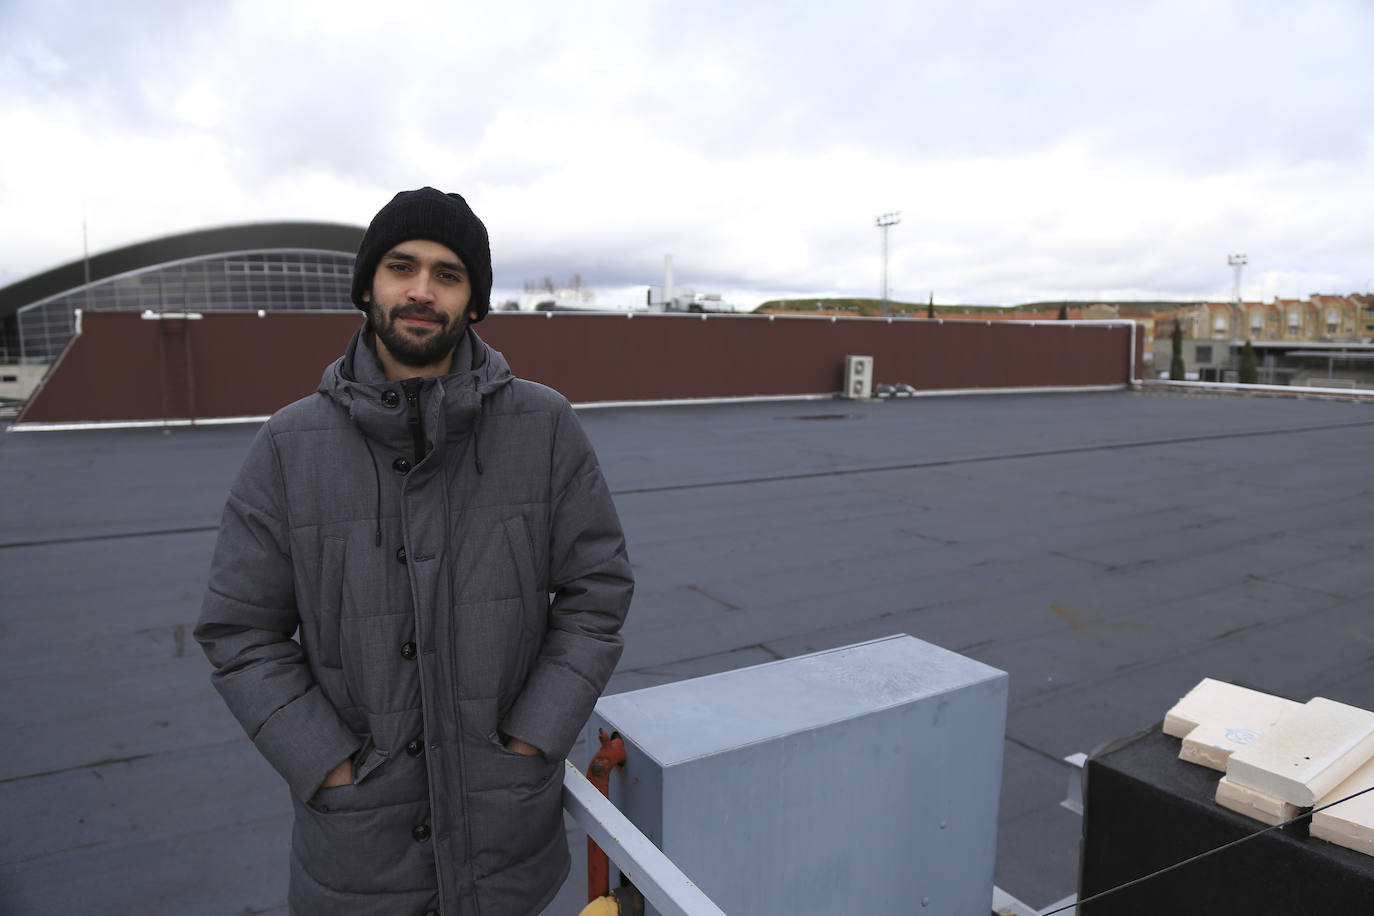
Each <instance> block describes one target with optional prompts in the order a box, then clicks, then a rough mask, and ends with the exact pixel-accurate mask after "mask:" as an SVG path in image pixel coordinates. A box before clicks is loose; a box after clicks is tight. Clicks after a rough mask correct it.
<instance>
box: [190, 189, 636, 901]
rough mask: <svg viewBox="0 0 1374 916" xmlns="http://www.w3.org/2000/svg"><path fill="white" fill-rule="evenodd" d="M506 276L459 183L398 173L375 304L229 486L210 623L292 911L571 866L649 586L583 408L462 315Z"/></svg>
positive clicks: (543, 889) (362, 253)
mask: <svg viewBox="0 0 1374 916" xmlns="http://www.w3.org/2000/svg"><path fill="white" fill-rule="evenodd" d="M490 294H491V251H490V247H489V245H488V241H487V232H486V228H485V227H484V226H483V225H482V222H481V221H480V220H479V219H478V218H477V217H476V216H475V215H474V214H473V212H472V211H471V210H470V209H469V208H468V205H467V203H466V202H465V201H464V200H463V198H461V197H459V196H458V195H456V194H443V193H441V192H439V191H436V190H434V189H433V188H422V189H420V190H418V191H406V192H402V193H400V194H397V195H396V197H395V198H394V199H393V200H392V201H391V202H390V203H389V204H387V205H386V206H385V207H383V208H382V210H381V212H379V213H378V214H377V216H376V218H375V219H374V220H373V221H372V225H371V226H369V227H368V230H367V233H366V234H365V235H364V236H363V242H362V246H361V248H360V249H359V250H358V258H357V262H356V264H355V266H354V277H353V302H354V304H355V305H356V306H357V307H358V308H359V309H362V310H363V311H364V312H365V313H366V314H367V322H366V323H365V325H364V326H363V327H361V328H359V330H358V331H357V332H356V333H355V334H354V336H353V340H352V342H351V343H350V344H349V345H348V349H347V351H346V352H345V353H344V355H343V357H342V358H340V359H339V360H338V361H337V362H335V363H334V364H333V365H331V366H329V367H328V368H327V369H326V370H325V373H324V379H323V380H322V381H321V382H320V387H319V390H318V391H317V392H316V393H315V394H313V395H311V396H310V397H307V398H305V399H303V400H301V401H297V402H296V403H294V404H292V405H290V406H288V407H286V408H284V409H282V410H281V411H278V412H277V413H276V414H275V415H274V416H273V417H272V418H271V419H270V420H268V421H267V423H266V424H265V425H264V426H263V428H262V430H261V431H260V432H259V433H258V435H257V437H256V438H255V439H254V441H253V444H252V445H251V447H250V449H249V453H248V458H247V460H246V462H245V463H244V466H243V470H242V471H241V472H240V474H239V477H238V479H237V480H236V481H235V483H234V485H233V487H232V489H231V490H230V493H229V499H228V503H227V505H226V507H225V511H224V519H223V522H222V524H221V527H220V533H219V540H218V543H217V544H216V547H215V555H214V561H213V565H212V569H211V572H210V581H209V587H208V589H207V594H206V597H205V602H204V606H203V609H202V611H201V615H200V621H199V623H198V625H197V627H196V631H195V632H196V638H197V639H198V640H199V641H200V643H201V646H202V647H203V648H204V649H205V653H206V655H207V656H209V658H210V661H211V663H212V664H213V665H214V667H215V671H214V673H213V675H212V679H213V681H214V684H215V686H216V687H217V688H218V690H219V691H220V693H221V695H222V696H223V697H224V699H225V701H226V702H227V703H228V705H229V708H230V709H231V710H232V711H233V713H234V715H235V716H236V717H237V718H238V720H239V722H240V723H241V724H242V725H243V727H244V729H245V730H246V731H247V732H248V734H249V735H250V736H251V737H252V739H253V741H254V742H255V743H256V745H257V747H258V749H259V750H260V751H261V752H262V754H263V756H265V757H266V758H267V760H268V761H269V762H270V763H271V764H272V765H273V766H274V767H275V768H276V769H277V770H278V771H279V772H280V773H281V775H282V776H283V777H284V778H285V780H286V782H287V784H288V786H289V787H290V790H291V795H292V799H293V802H294V806H295V826H294V829H293V832H292V843H291V847H292V848H291V882H290V893H289V903H290V907H291V912H292V913H293V914H297V916H315V914H330V916H346V914H378V916H380V914H386V916H395V914H406V913H414V914H416V916H419V914H422V913H425V914H439V913H442V914H445V916H468V914H472V916H476V914H481V916H503V914H512V916H514V914H518V916H529V914H533V913H538V912H539V911H540V909H541V908H543V907H544V906H545V905H546V904H547V903H548V901H549V900H550V899H551V898H552V897H553V896H554V894H555V893H556V892H557V890H558V887H559V885H560V884H561V883H562V881H563V878H564V876H565V875H566V874H567V870H568V849H567V843H566V842H565V839H564V835H563V821H562V808H561V794H562V791H561V790H562V776H563V771H562V763H561V761H562V760H563V758H564V757H565V756H566V754H567V753H568V750H569V749H570V748H571V747H572V744H573V742H574V741H575V740H576V738H577V735H578V732H579V730H580V729H581V727H582V726H583V724H584V722H585V720H586V718H587V716H588V715H589V714H590V712H591V710H592V706H593V704H594V703H595V702H596V699H597V697H598V696H599V695H600V693H601V690H602V688H603V687H604V686H605V684H606V681H607V679H608V678H609V677H610V675H611V672H612V670H613V669H614V668H615V664H616V661H617V660H618V658H619V656H620V650H621V640H620V636H619V630H620V626H621V623H622V621H623V620H624V617H625V613H626V611H627V609H628V607H629V603H630V594H631V592H632V591H633V581H632V579H631V573H630V564H629V560H628V558H627V556H626V552H625V542H624V537H623V535H622V533H621V529H620V523H619V520H618V519H617V517H616V513H615V509H614V507H613V506H612V504H611V497H610V493H609V491H608V490H607V488H606V484H605V481H604V480H603V479H602V475H601V470H600V467H599V465H598V464H597V460H596V456H595V455H594V454H593V452H592V449H591V446H590V444H589V443H588V441H587V438H586V436H585V435H584V434H583V432H582V429H581V427H580V426H579V424H578V422H577V419H576V417H575V416H574V415H573V413H572V410H571V408H570V407H569V406H568V402H567V401H566V400H565V399H564V398H563V397H562V396H560V395H558V394H557V393H556V392H554V391H552V390H550V389H548V388H544V387H542V386H540V385H536V384H534V383H532V382H527V381H523V380H521V379H517V378H514V377H512V376H511V374H510V369H509V367H508V366H507V364H506V361H505V359H504V358H502V356H501V354H500V353H498V352H496V351H495V350H493V349H491V348H490V347H488V346H487V345H486V344H484V343H483V342H482V341H481V340H480V339H479V338H478V336H477V334H476V333H475V332H474V331H473V330H472V329H471V327H470V326H469V325H470V324H471V323H475V322H478V321H481V320H482V318H483V317H485V315H486V314H487V310H488V307H489V300H490ZM550 596H552V597H550ZM297 633H298V637H297V639H292V636H293V634H297Z"/></svg>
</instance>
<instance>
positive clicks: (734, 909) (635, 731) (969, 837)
mask: <svg viewBox="0 0 1374 916" xmlns="http://www.w3.org/2000/svg"><path fill="white" fill-rule="evenodd" d="M1006 710H1007V675H1006V673H1005V672H1002V671H999V670H997V669H996V668H991V667H989V666H987V665H984V664H982V663H981V662H977V661H974V660H972V659H969V658H965V657H964V656H961V655H958V654H955V653H953V652H950V651H947V650H945V649H941V648H939V647H938V646H933V645H931V644H929V643H926V642H922V641H921V640H918V639H915V638H913V637H911V636H891V637H888V638H885V639H878V640H874V641H872V642H866V643H860V644H858V645H853V646H847V647H844V648H840V649H832V650H830V651H826V652H817V653H815V654H812V655H804V656H799V657H797V658H790V659H785V660H783V661H778V662H771V663H768V664H764V665H757V666H755V667H751V668H741V669H738V670H735V671H727V672H723V673H721V674H714V675H709V676H706V677H700V678H695V679H692V680H686V681H679V682H677V683H673V684H665V685H662V686H659V687H650V688H646V689H643V690H636V691H632V692H629V693H622V694H617V695H615V696H608V697H603V698H602V699H601V700H600V701H599V702H598V703H597V705H596V710H595V712H594V713H593V714H592V717H591V720H590V721H589V722H588V725H587V736H588V745H589V747H591V748H593V749H595V748H596V747H597V746H598V742H597V737H596V735H597V731H598V729H605V730H606V731H607V732H608V733H616V732H618V733H619V734H620V735H621V737H622V738H623V739H624V742H625V749H626V758H627V759H626V765H625V768H624V771H623V772H617V773H616V774H615V775H614V776H613V777H612V780H611V785H612V791H611V799H612V800H613V801H614V802H615V803H616V804H617V806H619V808H620V809H621V810H622V811H623V812H624V813H625V814H626V816H627V817H628V818H629V819H630V820H631V821H632V822H634V824H635V825H636V826H638V827H639V829H640V830H641V831H642V832H643V833H644V834H645V835H647V836H648V837H649V839H650V840H652V841H653V842H654V843H655V844H657V845H658V847H659V848H660V849H661V850H662V851H663V852H664V853H665V854H666V855H667V856H668V857H669V858H670V859H672V860H673V862H675V863H676V864H677V866H678V867H679V868H681V869H682V870H683V871H684V872H685V873H686V874H687V876H688V877H689V878H691V879H692V880H693V881H695V882H696V883H697V885H698V886H699V887H701V889H702V890H703V891H705V892H706V894H707V895H709V896H710V897H711V898H712V900H714V901H715V902H716V904H717V905H719V906H720V907H721V909H723V910H724V911H725V912H726V913H728V914H730V916H736V914H747V916H772V914H776V916H804V914H812V913H814V914H836V913H875V914H883V916H888V914H904V913H913V914H942V916H955V914H967V916H987V914H988V913H989V912H990V910H991V902H992V881H993V864H994V860H995V857H996V850H997V805H998V797H999V794H1000V790H1001V782H1002V741H1003V734H1004V732H1005V729H1006Z"/></svg>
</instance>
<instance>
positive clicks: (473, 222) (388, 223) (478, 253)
mask: <svg viewBox="0 0 1374 916" xmlns="http://www.w3.org/2000/svg"><path fill="white" fill-rule="evenodd" d="M411 239H427V240H428V241H431V242H438V243H439V244H441V245H445V246H447V247H448V248H451V249H452V250H453V253H454V254H456V255H458V257H460V258H462V259H463V265H464V266H465V267H467V269H468V282H470V283H471V284H472V300H471V301H470V302H469V303H468V311H470V312H476V313H477V318H476V320H477V321H481V320H482V319H483V318H485V317H487V310H488V309H490V308H491V242H489V241H488V240H487V227H486V226H484V225H482V221H481V220H480V219H478V218H477V214H475V213H473V212H472V208H470V207H469V206H468V203H467V201H465V200H463V198H462V197H460V196H458V195H457V194H445V193H444V192H442V191H436V190H435V189H434V188H420V190H418V191H402V192H401V193H399V194H397V195H396V196H395V197H393V198H391V203H389V204H387V205H386V206H385V207H383V208H382V209H381V210H379V211H378V212H377V215H376V216H375V217H373V218H372V225H370V226H368V227H367V232H366V233H364V234H363V243H362V245H361V246H359V248H358V257H357V259H356V260H355V261H354V262H353V304H354V305H356V306H357V307H358V308H360V309H362V310H363V311H364V312H366V311H367V303H366V302H364V301H363V293H365V292H367V291H368V290H370V289H371V288H372V277H373V274H374V273H375V272H376V270H377V262H378V261H380V260H381V259H382V255H384V254H386V253H387V252H388V251H390V250H391V249H392V248H394V247H395V246H396V245H398V244H399V243H401V242H406V241H409V240H411Z"/></svg>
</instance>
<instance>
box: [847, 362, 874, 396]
mask: <svg viewBox="0 0 1374 916" xmlns="http://www.w3.org/2000/svg"><path fill="white" fill-rule="evenodd" d="M842 397H846V398H871V397H873V357H871V356H846V357H845V358H844V393H843V395H842Z"/></svg>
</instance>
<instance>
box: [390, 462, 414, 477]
mask: <svg viewBox="0 0 1374 916" xmlns="http://www.w3.org/2000/svg"><path fill="white" fill-rule="evenodd" d="M391 466H392V467H393V468H395V469H396V473H397V474H404V473H406V472H407V471H409V470H410V462H409V461H406V460H405V459H404V458H397V459H396V460H395V461H393V462H391Z"/></svg>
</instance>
